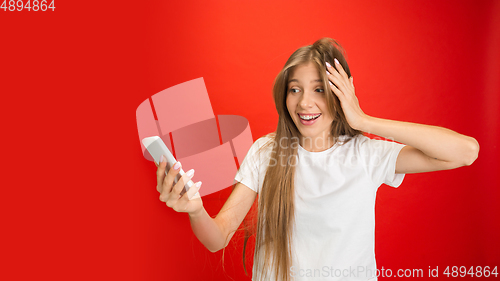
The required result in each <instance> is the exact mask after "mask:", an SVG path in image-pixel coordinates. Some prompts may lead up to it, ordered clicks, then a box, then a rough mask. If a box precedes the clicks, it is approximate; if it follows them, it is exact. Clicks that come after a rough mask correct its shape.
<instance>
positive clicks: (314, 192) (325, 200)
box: [235, 135, 404, 280]
mask: <svg viewBox="0 0 500 281" xmlns="http://www.w3.org/2000/svg"><path fill="white" fill-rule="evenodd" d="M348 139H349V137H348V136H342V137H341V138H340V140H341V141H346V140H348ZM270 140H272V139H271V138H269V137H262V138H260V139H258V140H257V141H255V143H254V144H253V145H252V147H251V148H250V150H249V151H248V154H247V156H246V157H245V160H244V161H243V163H242V165H241V167H240V170H239V171H238V173H237V174H236V177H235V180H236V181H238V182H241V183H242V184H244V185H246V186H247V187H249V188H251V189H252V190H254V191H255V192H259V191H260V190H261V189H262V183H263V181H264V177H265V173H266V169H267V166H268V165H269V163H276V162H274V161H273V162H270V157H269V156H270V152H271V150H272V144H271V145H270V146H269V147H267V148H266V149H264V150H262V151H261V153H257V151H258V150H259V148H260V147H261V146H263V145H264V144H265V143H266V142H268V141H270ZM403 147H404V145H402V144H398V143H395V142H389V141H384V140H374V139H370V138H368V137H366V136H363V135H358V136H355V137H354V138H352V139H351V140H350V141H348V142H345V143H344V142H341V143H339V142H338V143H336V144H335V145H334V146H332V147H331V148H329V149H327V150H325V151H321V152H309V151H306V150H305V149H304V148H302V147H300V146H299V148H298V164H297V166H296V170H295V225H294V228H293V232H292V255H293V257H292V267H291V268H290V274H291V276H292V277H294V278H293V279H294V280H368V279H372V278H375V276H376V262H375V249H374V248H375V196H376V193H377V189H378V187H379V186H380V185H381V184H382V183H385V184H387V185H390V186H393V187H398V186H399V185H400V184H401V182H402V181H403V178H404V174H396V173H395V169H396V159H397V157H398V154H399V152H400V151H401V149H402V148H403ZM277 164H279V163H277ZM256 254H257V253H256ZM257 267H258V266H256V264H254V268H253V277H254V278H253V279H254V280H257V276H258V274H259V273H260V272H261V271H262V270H261V269H259V268H257ZM293 279H292V280H293ZM373 280H376V278H375V279H373Z"/></svg>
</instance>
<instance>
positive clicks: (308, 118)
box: [297, 113, 321, 121]
mask: <svg viewBox="0 0 500 281" xmlns="http://www.w3.org/2000/svg"><path fill="white" fill-rule="evenodd" d="M297 115H299V118H300V119H302V120H304V121H311V120H316V119H318V117H320V116H321V113H317V114H301V113H297Z"/></svg>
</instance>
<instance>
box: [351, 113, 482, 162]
mask: <svg viewBox="0 0 500 281" xmlns="http://www.w3.org/2000/svg"><path fill="white" fill-rule="evenodd" d="M360 130H362V131H364V132H367V133H371V134H375V135H378V136H381V137H384V138H388V139H393V140H395V141H398V142H401V143H404V144H406V145H409V146H412V147H415V148H417V149H419V150H420V151H422V152H423V153H424V154H426V155H427V156H429V157H432V158H436V159H438V160H442V161H447V162H455V163H460V164H462V165H470V164H472V162H474V160H476V158H477V156H478V152H479V144H478V142H477V141H476V140H475V139H474V138H472V137H469V136H465V135H462V134H459V133H457V132H454V131H452V130H449V129H446V128H442V127H437V126H430V125H423V124H416V123H409V122H401V121H393V120H387V119H381V118H376V117H371V116H366V118H364V122H363V123H362V126H361V127H360Z"/></svg>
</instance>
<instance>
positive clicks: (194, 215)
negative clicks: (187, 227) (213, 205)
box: [188, 206, 205, 219]
mask: <svg viewBox="0 0 500 281" xmlns="http://www.w3.org/2000/svg"><path fill="white" fill-rule="evenodd" d="M204 210H205V208H204V207H203V206H201V208H200V209H198V210H196V211H194V212H190V213H188V214H189V218H190V219H196V218H199V217H200V216H201V215H203V211H204Z"/></svg>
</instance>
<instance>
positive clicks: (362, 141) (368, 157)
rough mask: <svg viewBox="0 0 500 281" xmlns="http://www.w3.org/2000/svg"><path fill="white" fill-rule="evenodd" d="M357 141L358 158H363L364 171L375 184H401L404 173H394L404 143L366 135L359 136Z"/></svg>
mask: <svg viewBox="0 0 500 281" xmlns="http://www.w3.org/2000/svg"><path fill="white" fill-rule="evenodd" d="M357 141H358V149H359V153H360V158H361V159H363V162H364V166H365V169H366V172H367V173H368V176H369V177H370V178H371V179H372V181H373V182H374V183H376V184H377V185H380V184H382V183H385V184H387V185H390V186H392V187H398V186H399V185H401V183H402V182H403V179H404V176H405V175H404V174H396V160H397V158H398V155H399V152H400V151H401V149H402V148H403V147H404V146H405V145H404V144H399V143H396V142H391V141H386V140H379V139H370V138H368V137H366V136H359V137H358V139H357Z"/></svg>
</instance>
